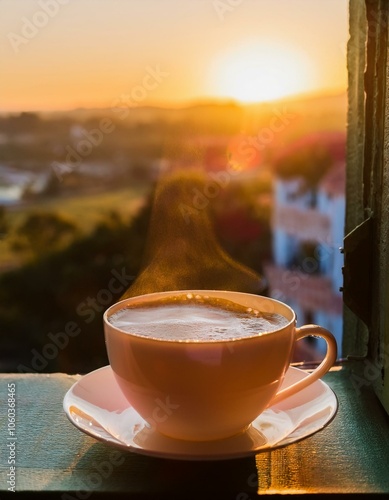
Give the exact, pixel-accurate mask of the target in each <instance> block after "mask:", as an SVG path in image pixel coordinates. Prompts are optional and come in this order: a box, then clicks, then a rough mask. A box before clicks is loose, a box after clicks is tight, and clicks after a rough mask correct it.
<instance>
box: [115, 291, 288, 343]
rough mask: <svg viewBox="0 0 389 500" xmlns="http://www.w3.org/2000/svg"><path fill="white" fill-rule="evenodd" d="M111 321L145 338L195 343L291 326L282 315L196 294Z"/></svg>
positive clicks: (126, 311) (133, 309)
mask: <svg viewBox="0 0 389 500" xmlns="http://www.w3.org/2000/svg"><path fill="white" fill-rule="evenodd" d="M108 320H109V322H110V323H111V324H112V325H113V326H115V327H116V328H119V329H120V330H122V331H124V332H128V333H133V334H136V335H140V336H143V337H149V338H154V339H160V340H170V341H177V340H178V341H192V342H212V341H214V342H215V341H222V340H231V339H237V338H238V339H239V338H245V337H252V336H255V335H261V334H264V333H267V332H271V331H274V330H278V329H280V328H282V327H283V326H285V325H287V324H288V320H287V319H286V318H285V317H284V316H281V315H280V314H275V313H263V312H261V311H258V310H255V309H252V308H246V307H245V306H242V305H240V304H236V303H234V302H232V301H228V300H225V299H219V298H214V297H212V298H211V297H206V296H199V295H196V296H193V295H192V294H187V295H184V296H181V295H180V296H173V297H169V298H167V299H162V300H159V301H154V302H146V303H142V304H136V305H131V306H128V307H126V308H123V309H120V310H119V311H117V312H115V313H114V314H112V315H111V316H110V317H109V319H108Z"/></svg>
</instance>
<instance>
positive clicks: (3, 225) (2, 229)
mask: <svg viewBox="0 0 389 500" xmlns="http://www.w3.org/2000/svg"><path fill="white" fill-rule="evenodd" d="M8 230H9V224H8V221H7V210H6V208H5V206H4V205H0V239H1V238H4V237H5V235H6V234H7V232H8Z"/></svg>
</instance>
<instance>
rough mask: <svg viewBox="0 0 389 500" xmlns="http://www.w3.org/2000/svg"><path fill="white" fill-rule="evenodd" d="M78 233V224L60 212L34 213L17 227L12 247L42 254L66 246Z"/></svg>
mask: <svg viewBox="0 0 389 500" xmlns="http://www.w3.org/2000/svg"><path fill="white" fill-rule="evenodd" d="M76 234H77V226H76V224H74V223H73V222H72V221H70V220H69V219H67V218H65V217H64V216H62V215H60V214H57V213H50V212H42V213H33V214H31V215H29V216H28V217H27V218H26V219H25V220H24V222H23V223H22V224H21V225H20V226H19V227H18V228H17V229H16V232H15V237H14V241H13V242H12V248H13V250H14V251H15V252H22V253H30V254H32V256H40V255H44V254H47V253H49V252H52V251H54V250H57V249H59V248H61V247H63V246H65V245H66V244H68V243H69V242H70V241H72V240H73V239H74V237H75V235H76Z"/></svg>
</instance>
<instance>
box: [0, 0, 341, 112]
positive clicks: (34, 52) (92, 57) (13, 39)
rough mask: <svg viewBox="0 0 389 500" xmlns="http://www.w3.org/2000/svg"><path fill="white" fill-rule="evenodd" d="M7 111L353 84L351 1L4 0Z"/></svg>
mask: <svg viewBox="0 0 389 500" xmlns="http://www.w3.org/2000/svg"><path fill="white" fill-rule="evenodd" d="M0 9H1V15H0V57H1V75H0V111H2V112H7V111H28V110H36V111H39V110H67V109H73V108H76V107H110V106H113V105H115V104H116V105H117V103H119V102H123V101H124V100H127V102H129V101H130V102H131V103H133V104H136V105H146V104H157V105H181V104H184V103H187V102H193V101H197V100H204V99H234V100H238V101H241V102H262V101H267V100H272V99H277V98H280V97H285V96H289V95H295V94H301V93H304V94H316V93H321V92H323V93H336V92H340V91H344V90H345V88H346V86H347V73H346V62H345V58H346V52H345V47H346V43H347V38H348V2H347V1H346V0H0Z"/></svg>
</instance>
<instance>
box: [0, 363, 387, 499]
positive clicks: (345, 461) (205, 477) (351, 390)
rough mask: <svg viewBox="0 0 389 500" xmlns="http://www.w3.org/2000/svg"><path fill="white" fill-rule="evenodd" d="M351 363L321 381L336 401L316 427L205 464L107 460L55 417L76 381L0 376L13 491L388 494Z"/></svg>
mask: <svg viewBox="0 0 389 500" xmlns="http://www.w3.org/2000/svg"><path fill="white" fill-rule="evenodd" d="M354 367H355V365H353V364H347V365H345V366H343V367H342V369H340V370H337V371H332V372H330V373H328V374H327V375H326V376H325V377H324V379H323V380H325V382H326V383H327V384H328V385H329V386H330V387H331V388H332V389H333V390H334V392H335V394H336V395H337V397H338V401H339V410H338V414H337V415H336V417H335V419H334V420H333V421H332V422H331V423H330V424H329V425H328V426H327V427H325V428H324V429H323V430H321V431H319V432H317V433H316V434H314V435H313V436H310V437H309V438H306V439H304V440H302V441H299V442H296V443H294V444H291V445H289V446H286V447H284V448H280V449H275V450H273V451H271V452H263V453H260V454H257V455H256V456H255V457H254V456H253V457H249V458H244V459H235V460H225V461H215V462H186V461H172V460H164V459H159V458H151V457H147V456H142V455H138V454H133V453H125V452H122V451H119V450H116V454H114V455H112V453H114V452H115V449H114V448H111V447H109V446H107V445H105V444H104V443H100V442H98V441H96V440H95V439H93V438H91V437H89V436H86V435H84V434H83V433H81V432H80V431H79V430H78V429H76V428H75V427H73V425H72V424H71V423H70V422H69V421H68V420H67V418H66V416H65V414H64V412H63V409H62V400H63V397H64V395H65V393H66V391H67V390H68V389H69V388H70V386H71V385H72V384H73V383H74V382H75V381H76V380H77V379H78V378H79V375H67V374H62V373H56V374H50V375H48V374H1V375H0V408H1V412H2V414H3V415H6V408H7V384H9V383H15V384H16V385H15V387H16V412H17V420H16V437H17V441H16V443H17V445H16V490H17V492H25V493H27V492H29V495H28V497H29V498H30V497H31V496H32V497H33V496H34V493H35V494H36V496H37V497H38V496H39V497H42V496H43V495H42V493H40V492H45V496H43V498H51V497H53V498H62V499H64V500H65V499H68V500H69V499H71V498H77V499H78V498H80V499H81V498H89V495H91V494H92V492H93V495H94V497H95V496H96V497H97V498H98V497H99V496H101V495H102V494H103V493H109V494H110V495H109V497H110V498H114V497H115V495H116V496H122V495H123V496H125V497H126V498H129V499H132V498H158V499H160V498H170V499H171V498H212V499H215V498H223V499H230V498H231V499H234V500H249V499H253V498H256V496H257V493H261V494H263V493H280V494H281V493H282V494H285V493H291V494H297V496H299V495H300V494H304V495H306V494H307V493H308V494H309V493H312V494H315V495H317V494H318V493H319V494H329V493H341V494H355V493H364V494H370V493H386V494H388V493H389V475H388V462H389V419H388V416H387V415H386V413H385V412H384V411H383V409H382V407H381V405H380V403H379V401H378V399H377V398H376V396H375V394H374V392H373V390H372V388H371V387H370V386H369V385H364V386H363V387H361V388H360V391H359V390H358V389H357V384H356V383H355V382H356V380H358V379H357V378H356V377H355V376H354V375H353V374H354ZM0 436H1V438H2V454H1V461H0V479H1V480H0V496H1V498H3V494H4V492H7V487H8V485H7V473H8V472H9V465H8V464H7V459H8V452H7V448H6V445H7V442H9V440H8V439H7V438H8V431H7V419H6V418H2V419H1V421H0ZM118 454H119V455H120V457H119V455H118ZM112 457H116V458H115V459H112V460H113V463H114V465H113V466H112V467H111V468H110V471H109V473H107V472H106V473H104V472H103V471H104V468H102V469H101V472H100V473H99V474H96V469H97V468H99V467H102V464H103V463H105V462H106V461H107V460H111V458H112ZM118 457H119V458H118ZM105 470H108V469H105ZM104 475H105V476H106V477H104ZM99 478H100V479H99ZM94 480H95V486H93V485H92V486H91V484H92V483H93V481H94ZM64 493H67V495H64ZM94 497H93V498H94Z"/></svg>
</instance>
